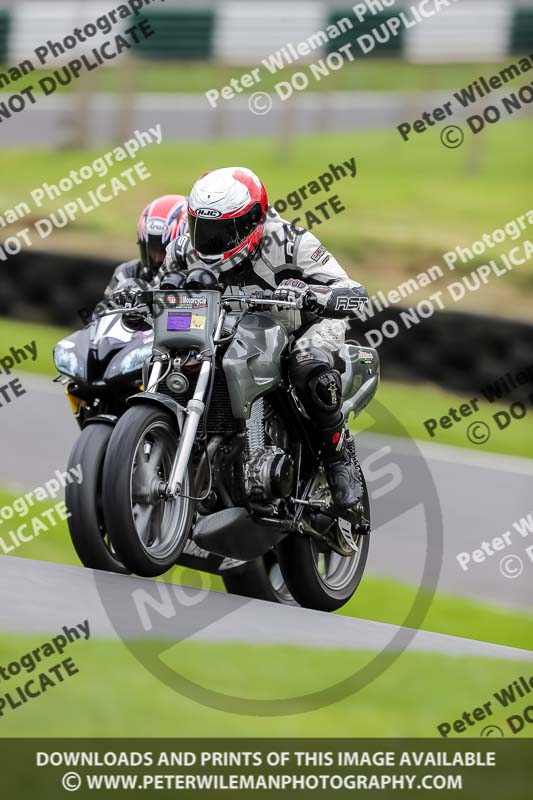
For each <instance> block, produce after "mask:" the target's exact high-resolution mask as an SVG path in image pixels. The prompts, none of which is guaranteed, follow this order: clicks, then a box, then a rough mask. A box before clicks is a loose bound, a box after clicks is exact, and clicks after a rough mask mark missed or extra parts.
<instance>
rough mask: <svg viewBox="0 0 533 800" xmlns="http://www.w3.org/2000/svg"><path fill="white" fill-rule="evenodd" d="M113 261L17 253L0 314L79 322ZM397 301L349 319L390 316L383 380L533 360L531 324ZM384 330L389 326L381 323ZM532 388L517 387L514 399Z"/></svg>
mask: <svg viewBox="0 0 533 800" xmlns="http://www.w3.org/2000/svg"><path fill="white" fill-rule="evenodd" d="M116 265H117V261H111V260H104V259H98V258H90V257H80V256H68V255H65V254H55V253H37V252H22V253H20V254H19V255H18V256H12V257H11V258H10V259H9V261H8V262H2V263H0V315H1V316H10V317H16V318H18V319H21V320H27V321H28V322H31V321H33V322H45V323H46V322H48V323H54V324H56V325H61V326H63V327H67V328H68V327H72V329H75V328H78V327H81V324H82V323H81V318H80V311H81V310H83V309H85V310H86V309H92V308H94V306H95V305H96V303H97V302H98V301H99V300H100V299H101V297H102V294H103V291H104V289H105V286H106V284H107V282H108V280H109V278H110V276H111V273H112V271H113V269H114V268H115V266H116ZM402 310H403V309H401V308H399V307H398V306H395V307H391V308H388V309H385V310H384V311H383V312H381V313H379V314H376V315H375V316H374V317H372V318H371V319H369V320H367V321H366V322H364V323H362V322H355V323H354V324H353V325H352V329H351V335H350V338H351V339H354V340H357V341H359V342H360V343H361V344H363V345H369V344H373V342H374V339H373V338H371V339H370V341H369V340H368V339H367V338H366V334H367V333H368V332H369V331H372V330H382V327H383V323H385V322H386V321H388V320H392V321H394V322H396V323H397V324H398V329H399V333H398V335H397V336H395V337H394V338H387V337H384V338H383V342H382V344H380V346H379V352H380V356H381V361H382V374H383V377H384V378H385V379H388V380H404V381H405V380H411V379H415V380H427V381H431V382H433V383H435V384H438V385H439V386H442V387H443V388H447V389H450V390H452V391H457V392H465V393H467V392H473V393H475V392H479V390H480V389H481V388H482V387H483V386H485V385H486V384H489V383H492V382H494V381H495V380H496V379H497V378H498V377H500V376H503V375H505V374H506V373H507V372H509V373H511V375H514V374H516V373H517V372H519V371H520V370H523V369H524V368H526V367H529V366H530V365H532V364H533V348H532V342H533V325H530V324H528V323H525V322H514V321H512V320H506V319H498V318H494V317H486V316H481V315H476V314H463V313H460V312H449V311H440V312H436V313H435V314H434V315H433V316H432V317H430V318H428V319H423V320H421V321H420V322H419V323H418V324H411V327H410V328H409V329H407V328H406V326H405V323H404V322H402V320H401V318H400V314H401V312H402ZM385 329H386V330H387V331H389V330H390V326H386V328H385ZM531 391H533V389H532V387H531V384H530V383H528V384H526V385H525V386H524V387H520V388H518V389H517V390H516V392H514V393H513V399H516V398H519V397H521V396H524V395H525V394H527V393H528V392H531Z"/></svg>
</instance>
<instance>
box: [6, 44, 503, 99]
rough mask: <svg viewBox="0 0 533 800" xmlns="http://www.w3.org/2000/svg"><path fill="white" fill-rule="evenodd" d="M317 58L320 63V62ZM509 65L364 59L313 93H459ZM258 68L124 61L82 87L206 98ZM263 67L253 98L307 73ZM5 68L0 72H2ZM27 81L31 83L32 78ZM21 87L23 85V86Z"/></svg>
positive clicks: (333, 75)
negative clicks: (435, 91)
mask: <svg viewBox="0 0 533 800" xmlns="http://www.w3.org/2000/svg"><path fill="white" fill-rule="evenodd" d="M320 57H321V56H320V54H319V53H317V55H316V59H314V61H318V60H319V59H320ZM510 61H511V59H509V60H507V61H504V62H502V63H487V64H472V63H467V64H424V65H423V66H421V65H417V64H410V63H408V62H405V61H401V60H398V59H377V58H376V59H375V58H370V59H369V58H360V59H359V60H358V61H357V62H355V63H352V64H350V63H346V64H345V66H344V67H343V69H341V70H338V71H337V72H335V71H332V72H331V74H330V75H329V76H327V77H326V78H322V80H320V81H317V82H313V83H312V89H310V91H313V92H328V91H424V90H426V91H430V90H438V89H453V90H457V89H460V88H462V87H464V86H466V85H468V84H469V83H471V82H472V81H473V80H475V79H476V78H477V77H478V76H479V75H492V74H493V73H496V72H498V71H499V70H500V69H502V67H504V66H507V64H508V63H509V62H510ZM256 66H258V64H251V65H248V66H243V65H242V64H240V65H231V64H224V63H215V62H213V63H208V62H205V61H199V62H186V61H185V62H172V61H165V62H164V63H159V64H158V63H154V62H152V61H145V60H139V59H137V60H134V59H124V60H123V61H122V63H121V64H119V65H118V67H116V68H114V69H99V70H96V71H95V72H94V73H91V74H89V75H88V76H84V78H85V80H84V84H85V86H88V87H90V88H91V90H94V91H100V92H118V91H123V90H124V88H127V87H134V89H135V90H136V91H139V92H172V93H175V92H179V93H185V94H203V93H204V92H206V91H208V90H209V89H221V88H222V87H223V86H225V85H227V84H229V82H230V81H231V79H232V78H235V79H237V80H239V79H240V77H241V76H242V75H244V74H245V73H247V72H249V71H250V70H251V69H252V68H254V67H256ZM259 67H260V70H261V71H260V77H261V83H260V84H254V85H253V86H251V87H249V88H245V89H244V93H245V94H250V93H252V92H254V91H257V90H258V89H261V90H262V91H266V92H270V91H274V87H275V85H276V84H277V83H279V82H280V81H286V80H289V79H290V76H291V75H293V74H294V73H295V72H299V71H302V69H303V70H304V71H305V70H306V69H307V68H308V67H307V66H306V65H303V64H299V65H296V66H294V67H287V68H285V69H283V70H280V71H279V72H276V74H275V75H271V74H270V72H269V71H268V69H267V68H266V67H263V66H261V64H260V63H259ZM5 69H6V67H5V66H3V67H0V72H4V71H5ZM51 74H53V70H46V69H39V70H36V71H35V72H32V73H31V82H32V83H33V85H34V87H35V90H36V91H37V92H38V91H40V87H39V86H38V81H39V80H40V79H41V78H43V77H46V76H49V75H51ZM28 80H29V78H28ZM20 85H21V86H22V85H23V81H22V80H21V82H20ZM79 86H80V82H74V83H71V84H69V86H67V87H64V86H61V85H59V86H58V91H60V92H68V93H71V92H73V91H76V90H77V89H78V88H79Z"/></svg>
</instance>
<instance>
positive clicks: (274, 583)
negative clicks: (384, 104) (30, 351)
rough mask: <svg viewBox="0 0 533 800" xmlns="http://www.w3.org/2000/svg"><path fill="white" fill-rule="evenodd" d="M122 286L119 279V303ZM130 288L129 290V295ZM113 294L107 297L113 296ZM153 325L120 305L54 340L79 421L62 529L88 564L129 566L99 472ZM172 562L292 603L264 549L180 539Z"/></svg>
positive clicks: (133, 389) (121, 569)
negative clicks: (244, 552)
mask: <svg viewBox="0 0 533 800" xmlns="http://www.w3.org/2000/svg"><path fill="white" fill-rule="evenodd" d="M128 290H131V291H132V292H134V291H137V290H138V283H134V284H133V283H132V284H131V286H128V285H125V286H124V287H123V288H122V290H121V292H120V296H121V303H122V304H123V303H124V298H126V299H127V298H128ZM132 296H133V295H132ZM117 302H118V299H116V300H115V304H117ZM153 338H154V333H153V330H152V328H151V327H150V325H149V324H144V323H143V322H142V320H141V321H140V324H139V320H138V319H135V318H132V315H130V318H128V308H123V307H120V305H117V307H116V308H114V309H111V310H110V311H109V312H106V313H105V314H103V315H101V316H95V317H94V318H93V319H92V320H91V321H90V322H89V323H88V325H87V326H86V327H85V328H83V329H82V330H79V331H76V332H75V333H73V334H72V335H71V336H68V337H67V338H65V339H63V340H62V341H60V342H59V343H58V344H57V345H56V347H55V349H54V362H55V365H56V368H57V370H58V372H59V373H60V374H59V377H58V378H56V382H60V383H62V384H63V385H64V386H65V394H66V395H67V398H68V400H69V403H70V406H71V409H72V411H73V413H74V415H75V417H76V421H77V423H78V425H79V427H80V429H81V433H80V436H79V437H78V439H77V441H76V443H75V445H74V447H73V449H72V452H71V455H70V458H69V464H68V469H71V468H72V467H77V466H78V465H81V467H82V470H83V473H82V474H83V476H84V478H83V481H82V483H81V484H77V483H76V484H74V483H72V484H68V485H67V487H66V490H65V502H66V506H67V509H68V511H69V518H68V526H69V533H70V537H71V540H72V543H73V545H74V548H75V550H76V553H77V555H78V557H79V559H80V561H81V563H82V564H83V565H84V566H86V567H88V568H91V569H100V570H106V571H108V572H116V573H122V574H130V572H131V570H129V569H128V568H127V567H126V566H125V565H124V564H123V563H122V561H121V560H120V559H119V557H118V556H117V553H116V552H115V550H114V548H113V545H112V543H111V541H110V539H109V536H108V534H107V528H106V524H105V521H104V513H103V507H102V474H103V464H104V457H105V453H106V450H107V447H108V443H109V439H110V438H111V434H112V432H113V428H114V427H115V425H116V423H117V421H118V419H119V418H120V417H121V416H122V415H123V414H124V413H125V411H127V409H128V404H127V399H128V397H130V395H132V394H135V393H137V392H138V391H139V390H140V388H141V385H142V367H143V364H144V363H145V361H146V359H147V358H148V357H150V356H151V354H152V348H153ZM179 564H180V565H182V566H186V567H188V568H190V569H196V570H200V571H204V572H209V573H212V574H214V575H220V576H221V577H222V580H223V582H224V584H225V587H226V589H227V591H229V592H231V593H233V594H240V595H245V596H247V597H255V598H257V599H262V600H270V601H272V602H278V603H279V602H283V603H288V604H293V603H294V601H293V599H292V597H291V596H290V593H289V592H288V591H287V588H286V586H285V584H284V582H283V580H282V578H281V575H280V571H279V566H278V565H277V562H276V560H275V558H274V557H273V555H272V554H267V557H266V558H265V559H263V558H258V559H256V560H255V561H253V562H241V561H238V560H235V559H227V558H223V557H220V556H217V555H215V554H213V553H209V552H207V551H205V550H202V549H201V548H199V547H198V546H197V545H196V544H195V543H194V542H192V541H189V542H187V543H186V545H185V548H184V551H183V553H182V554H181V557H180V559H179Z"/></svg>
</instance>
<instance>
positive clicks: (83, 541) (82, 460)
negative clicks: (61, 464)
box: [65, 423, 130, 575]
mask: <svg viewBox="0 0 533 800" xmlns="http://www.w3.org/2000/svg"><path fill="white" fill-rule="evenodd" d="M112 433H113V428H112V427H111V425H107V424H105V423H99V424H98V423H94V424H93V425H88V426H87V427H86V428H84V430H83V431H82V432H81V434H80V436H79V437H78V440H77V441H76V444H75V445H74V447H73V448H72V452H71V454H70V459H69V462H68V470H71V469H72V468H73V467H79V466H80V467H81V469H82V481H81V483H68V484H67V485H66V487H65V504H66V507H67V510H68V512H69V514H70V516H69V518H68V528H69V532H70V538H71V539H72V544H73V545H74V549H75V550H76V553H77V554H78V558H79V559H80V561H81V563H82V564H83V566H84V567H88V568H89V569H101V570H105V571H107V572H118V573H121V574H123V575H129V574H130V572H129V570H128V569H126V567H125V566H124V565H123V564H122V562H121V561H120V560H119V558H118V557H117V554H116V553H115V552H114V550H113V547H112V545H111V542H110V541H109V539H108V537H107V533H106V526H105V522H104V515H103V508H102V473H103V469H104V459H105V454H106V450H107V445H108V442H109V439H110V438H111V434H112Z"/></svg>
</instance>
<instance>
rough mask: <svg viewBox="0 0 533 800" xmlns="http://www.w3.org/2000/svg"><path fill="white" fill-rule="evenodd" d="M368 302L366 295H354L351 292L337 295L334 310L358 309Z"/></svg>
mask: <svg viewBox="0 0 533 800" xmlns="http://www.w3.org/2000/svg"><path fill="white" fill-rule="evenodd" d="M367 303H368V297H356V296H355V295H353V294H350V295H341V296H340V297H337V303H336V305H335V311H360V310H361V309H362V308H364V307H365V306H366V304H367Z"/></svg>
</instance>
